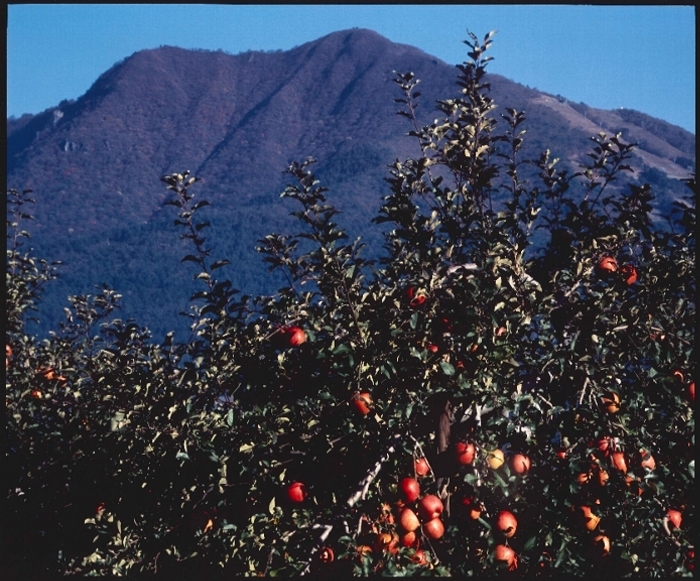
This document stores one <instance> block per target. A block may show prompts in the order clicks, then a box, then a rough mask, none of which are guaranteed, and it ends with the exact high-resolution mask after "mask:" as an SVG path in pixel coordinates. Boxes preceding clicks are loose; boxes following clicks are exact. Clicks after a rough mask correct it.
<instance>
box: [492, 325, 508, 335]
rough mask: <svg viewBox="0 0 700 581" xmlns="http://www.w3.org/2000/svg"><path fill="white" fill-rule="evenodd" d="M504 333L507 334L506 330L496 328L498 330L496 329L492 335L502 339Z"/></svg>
mask: <svg viewBox="0 0 700 581" xmlns="http://www.w3.org/2000/svg"><path fill="white" fill-rule="evenodd" d="M506 333H508V329H506V328H505V327H498V329H496V331H495V332H494V335H496V337H503V336H504V335H505V334H506Z"/></svg>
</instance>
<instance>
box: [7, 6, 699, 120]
mask: <svg viewBox="0 0 700 581" xmlns="http://www.w3.org/2000/svg"><path fill="white" fill-rule="evenodd" d="M353 27H360V28H369V29H372V30H375V31H376V32H378V33H379V34H381V35H383V36H385V37H386V38H388V39H389V40H392V41H394V42H399V43H404V44H410V45H413V46H416V47H418V48H420V49H422V50H423V51H425V52H427V53H429V54H431V55H434V56H437V57H438V58H440V59H442V60H444V61H446V62H448V63H450V64H457V63H460V62H463V61H464V60H466V58H467V55H466V52H467V47H466V46H465V45H464V44H463V43H462V41H463V40H464V39H465V38H467V33H466V31H467V30H470V31H472V32H474V33H476V34H477V35H478V36H479V37H483V36H484V35H485V34H486V33H487V32H488V31H490V30H494V29H495V30H497V31H498V34H497V35H496V36H495V38H494V46H493V50H492V52H491V54H492V56H493V57H494V58H495V60H494V61H493V62H492V63H491V64H490V65H489V70H490V71H491V72H493V73H498V74H501V75H504V76H505V77H508V78H509V79H512V80H514V81H517V82H519V83H522V84H524V85H528V86H530V87H533V88H537V89H539V90H541V91H546V92H548V93H552V94H555V95H557V94H558V95H562V96H564V97H566V98H567V99H569V100H571V101H574V102H583V103H586V104H587V105H590V106H592V107H599V108H603V109H614V108H619V107H625V108H631V109H637V110H639V111H643V112H645V113H648V114H650V115H653V116H654V117H659V118H661V119H665V120H666V121H669V122H671V123H674V124H676V125H680V126H681V127H684V128H685V129H688V130H689V131H692V132H695V50H696V47H695V8H694V7H691V6H590V5H589V6H584V5H579V6H572V5H559V6H556V5H512V6H493V5H490V6H487V5H482V6H479V5H461V6H460V5H400V4H397V5H337V4H336V5H278V6H274V5H212V4H205V5H202V4H170V5H168V4H121V5H120V4H92V5H90V4H58V5H56V4H34V5H32V4H25V5H10V6H9V7H8V30H7V115H8V116H11V115H13V116H15V117H19V116H21V115H22V114H23V113H38V112H40V111H43V110H44V109H47V108H49V107H52V106H55V105H58V103H59V102H60V101H61V100H63V99H76V98H78V97H80V96H81V95H82V94H83V93H85V91H87V90H88V88H89V87H90V86H91V85H92V83H93V82H94V81H95V80H96V79H97V77H99V75H100V74H102V73H103V72H105V71H106V70H107V69H109V68H110V67H111V66H112V65H114V64H115V63H116V62H118V61H120V60H122V59H123V58H125V57H127V56H129V55H131V54H133V53H134V52H136V51H139V50H142V49H146V48H155V47H158V46H161V45H172V46H180V47H183V48H201V49H211V50H216V49H222V50H224V51H226V52H229V53H231V54H237V53H239V52H243V51H246V50H277V49H282V50H287V49H290V48H292V47H294V46H298V45H300V44H303V43H305V42H309V41H311V40H315V39H317V38H320V37H321V36H324V35H326V34H329V33H331V32H334V31H336V30H344V29H348V28H353Z"/></svg>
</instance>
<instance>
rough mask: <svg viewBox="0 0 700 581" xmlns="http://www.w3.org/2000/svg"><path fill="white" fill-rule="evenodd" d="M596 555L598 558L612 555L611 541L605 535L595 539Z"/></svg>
mask: <svg viewBox="0 0 700 581" xmlns="http://www.w3.org/2000/svg"><path fill="white" fill-rule="evenodd" d="M593 547H594V549H593V550H594V553H595V555H596V556H598V557H605V556H607V555H609V554H610V539H609V538H608V537H606V536H605V535H597V536H596V537H594V539H593Z"/></svg>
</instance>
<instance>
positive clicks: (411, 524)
mask: <svg viewBox="0 0 700 581" xmlns="http://www.w3.org/2000/svg"><path fill="white" fill-rule="evenodd" d="M399 524H400V525H401V528H402V529H403V530H405V531H406V532H409V533H410V532H413V531H415V530H416V529H417V528H418V527H420V521H419V520H418V516H417V515H416V513H415V512H413V511H412V510H411V509H410V508H404V509H403V510H402V511H401V514H399Z"/></svg>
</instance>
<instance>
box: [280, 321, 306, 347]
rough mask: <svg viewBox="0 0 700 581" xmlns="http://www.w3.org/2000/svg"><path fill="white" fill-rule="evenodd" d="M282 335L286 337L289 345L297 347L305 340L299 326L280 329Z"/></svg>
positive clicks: (304, 335)
mask: <svg viewBox="0 0 700 581" xmlns="http://www.w3.org/2000/svg"><path fill="white" fill-rule="evenodd" d="M282 332H283V333H284V336H285V337H286V338H287V343H288V344H289V345H290V346H291V347H298V346H299V345H301V344H302V343H305V342H306V333H305V332H304V329H302V328H301V327H296V326H292V327H285V328H284V330H283V331H282Z"/></svg>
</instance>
